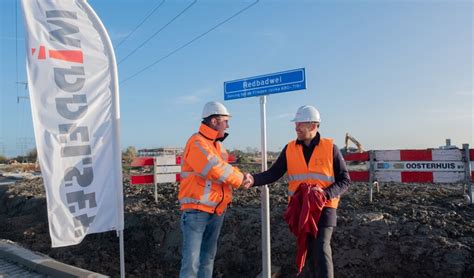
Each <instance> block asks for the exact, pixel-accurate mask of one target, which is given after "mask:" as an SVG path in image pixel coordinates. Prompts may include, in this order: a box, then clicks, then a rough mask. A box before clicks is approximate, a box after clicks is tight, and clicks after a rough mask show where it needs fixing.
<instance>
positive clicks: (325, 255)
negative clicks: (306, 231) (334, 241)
mask: <svg viewBox="0 0 474 278" xmlns="http://www.w3.org/2000/svg"><path fill="white" fill-rule="evenodd" d="M333 230H334V227H321V228H319V230H318V235H317V237H316V238H314V237H312V236H308V253H307V255H306V262H305V265H304V268H303V270H302V271H301V274H300V276H299V277H304V278H313V277H317V278H326V277H328V278H333V277H334V268H333V264H332V250H331V237H332V232H333Z"/></svg>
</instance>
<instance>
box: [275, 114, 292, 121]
mask: <svg viewBox="0 0 474 278" xmlns="http://www.w3.org/2000/svg"><path fill="white" fill-rule="evenodd" d="M293 116H294V115H293V114H291V113H283V114H278V115H275V116H272V117H271V119H272V120H281V119H289V118H291V117H293Z"/></svg>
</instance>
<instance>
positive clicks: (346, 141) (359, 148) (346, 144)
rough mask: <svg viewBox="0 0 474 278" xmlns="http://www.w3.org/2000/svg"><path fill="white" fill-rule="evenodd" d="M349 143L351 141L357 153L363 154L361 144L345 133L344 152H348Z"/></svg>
mask: <svg viewBox="0 0 474 278" xmlns="http://www.w3.org/2000/svg"><path fill="white" fill-rule="evenodd" d="M349 141H352V143H354V144H355V145H356V146H357V152H359V153H362V152H364V148H363V147H362V144H361V143H359V141H357V140H356V139H355V138H354V137H353V136H351V135H350V134H349V132H346V138H345V149H346V152H349Z"/></svg>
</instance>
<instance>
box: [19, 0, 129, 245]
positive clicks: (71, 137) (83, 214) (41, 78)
mask: <svg viewBox="0 0 474 278" xmlns="http://www.w3.org/2000/svg"><path fill="white" fill-rule="evenodd" d="M22 8H23V15H24V20H25V26H26V45H27V56H28V59H27V72H28V87H29V93H30V101H31V111H32V115H33V126H34V130H35V139H36V147H37V151H38V158H39V162H40V166H41V172H42V175H43V180H44V184H45V187H46V195H47V204H48V219H49V230H50V235H51V241H52V246H53V247H60V246H68V245H73V244H78V243H80V242H81V241H82V239H83V238H84V237H85V236H86V235H87V234H92V233H100V232H105V231H110V230H123V226H124V225H123V222H124V221H123V185H122V168H121V151H120V140H119V139H120V138H119V134H120V132H119V125H120V110H119V96H118V80H117V66H116V63H115V55H114V52H113V49H112V45H111V42H110V39H109V37H108V35H107V32H106V30H105V28H104V26H103V25H102V22H101V21H100V19H99V18H98V17H97V15H96V14H95V12H94V11H93V10H92V8H91V7H90V6H89V4H88V3H87V1H85V0H22Z"/></svg>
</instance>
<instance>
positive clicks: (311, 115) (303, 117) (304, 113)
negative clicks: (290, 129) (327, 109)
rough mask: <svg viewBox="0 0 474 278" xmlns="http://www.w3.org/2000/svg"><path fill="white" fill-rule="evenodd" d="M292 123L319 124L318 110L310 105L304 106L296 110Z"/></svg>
mask: <svg viewBox="0 0 474 278" xmlns="http://www.w3.org/2000/svg"><path fill="white" fill-rule="evenodd" d="M291 121H292V122H297V123H304V122H318V123H319V122H321V116H320V115H319V111H318V109H316V108H314V106H311V105H304V106H301V107H300V108H298V111H296V115H295V118H294V119H293V120H291Z"/></svg>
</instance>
